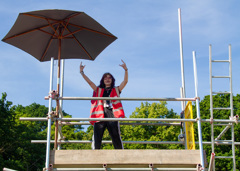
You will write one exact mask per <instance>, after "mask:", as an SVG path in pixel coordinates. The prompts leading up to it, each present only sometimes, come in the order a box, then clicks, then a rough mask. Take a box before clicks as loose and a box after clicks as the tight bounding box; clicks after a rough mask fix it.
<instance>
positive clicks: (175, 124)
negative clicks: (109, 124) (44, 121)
mask: <svg viewBox="0 0 240 171" xmlns="http://www.w3.org/2000/svg"><path fill="white" fill-rule="evenodd" d="M59 124H60V125H91V124H90V123H89V122H59ZM120 125H164V126H181V123H165V122H157V123H140V122H131V123H124V122H120Z"/></svg>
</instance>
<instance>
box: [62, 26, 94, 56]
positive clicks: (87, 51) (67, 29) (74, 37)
mask: <svg viewBox="0 0 240 171" xmlns="http://www.w3.org/2000/svg"><path fill="white" fill-rule="evenodd" d="M66 29H67V31H68V32H69V33H72V32H71V31H70V30H69V29H68V28H67V27H66ZM72 36H73V38H74V39H75V40H76V42H77V43H78V44H79V45H80V46H81V48H82V49H83V50H84V52H85V53H86V54H87V55H88V56H89V58H90V59H91V60H93V58H92V57H91V55H90V54H89V53H88V51H87V50H86V49H85V48H84V47H83V45H82V44H81V43H80V42H79V41H78V40H77V38H76V37H75V36H74V35H73V34H72Z"/></svg>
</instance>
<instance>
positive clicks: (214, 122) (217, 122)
mask: <svg viewBox="0 0 240 171" xmlns="http://www.w3.org/2000/svg"><path fill="white" fill-rule="evenodd" d="M211 54H212V52H211V45H210V46H209V57H210V59H209V61H210V103H211V104H210V106H211V108H210V111H211V118H210V119H202V118H201V116H200V107H199V97H198V82H197V65H196V54H195V52H193V69H194V83H195V97H194V98H127V97H118V98H110V97H63V93H62V92H63V91H62V88H63V71H64V70H63V68H64V67H63V66H62V71H61V73H62V78H61V80H62V81H61V85H60V87H61V90H60V96H58V93H57V92H56V91H54V90H53V88H52V87H53V86H52V83H53V67H54V65H53V64H54V60H53V58H52V60H51V72H50V95H49V96H47V97H45V99H46V100H49V111H48V117H47V118H20V120H22V121H24V120H28V121H47V122H48V131H47V140H32V141H31V142H32V143H46V163H45V169H46V170H50V169H52V163H50V155H53V153H54V152H55V150H57V149H58V150H60V146H61V144H62V143H91V142H92V141H91V140H64V138H63V135H62V132H61V126H62V125H77V124H80V125H88V124H89V123H87V122H70V121H120V124H122V125H129V124H131V125H159V126H162V125H174V126H180V125H181V124H180V123H185V122H193V123H197V125H198V140H199V141H198V142H196V144H198V145H199V153H198V154H199V155H200V157H199V158H200V163H199V164H198V165H197V167H195V168H187V167H186V168H182V167H180V166H179V168H163V167H159V168H158V167H157V166H155V167H154V166H152V167H149V168H134V169H133V168H130V167H129V168H126V167H127V166H125V167H123V168H114V167H113V168H109V167H105V168H94V169H93V168H82V169H81V168H77V169H76V168H68V170H91V169H92V170H104V169H105V170H107V169H110V170H152V169H154V170H164V169H168V170H171V169H172V170H174V169H175V170H176V169H177V170H206V167H207V164H206V161H205V157H206V156H205V155H204V150H203V145H211V146H212V154H211V156H210V163H209V170H215V159H216V158H231V159H232V160H233V170H236V163H235V146H236V145H240V142H235V141H234V124H236V123H237V122H238V116H233V103H232V88H231V84H232V83H231V82H232V74H231V46H230V45H229V60H228V61H218V60H212V55H211ZM212 62H229V67H230V69H229V74H230V75H229V76H212ZM62 65H64V60H62ZM212 78H229V79H230V92H223V93H225V94H226V93H228V94H230V107H229V108H221V109H220V108H213V94H214V92H213V91H212ZM215 93H216V92H215ZM220 93H222V92H220ZM116 99H118V100H126V101H178V102H179V101H181V102H186V101H194V102H195V103H196V111H197V117H196V118H194V119H173V118H121V119H119V118H63V115H62V101H63V100H116ZM53 100H58V101H59V103H57V104H59V117H57V116H58V115H57V114H56V112H54V111H52V101H53ZM213 110H230V111H231V116H230V117H229V119H220V118H214V117H213ZM52 121H54V122H55V124H57V125H58V130H57V133H58V136H55V140H51V138H50V135H51V123H52ZM127 121H132V122H133V123H124V122H127ZM134 121H135V122H134ZM144 121H148V122H150V123H141V122H144ZM173 122H174V123H173ZM201 122H207V123H210V124H211V130H212V131H211V137H212V138H211V141H210V142H206V141H203V140H202V132H201V131H202V129H201ZM214 126H225V129H223V131H222V132H221V133H220V134H219V135H218V136H217V138H215V139H214ZM230 128H231V131H232V139H231V140H220V138H221V137H222V136H223V134H224V133H225V132H226V131H227V130H228V129H230ZM55 135H56V132H55ZM102 142H103V143H111V141H102ZM51 143H54V144H55V145H54V149H55V150H53V151H51V150H50V144H51ZM123 143H124V144H133V143H134V144H182V145H185V142H184V141H123ZM216 144H217V145H231V146H232V156H215V153H214V146H215V145H216ZM60 151H63V150H60ZM103 151H105V150H103ZM123 151H125V150H123ZM187 151H188V150H187ZM65 169H66V168H65ZM54 170H64V168H54Z"/></svg>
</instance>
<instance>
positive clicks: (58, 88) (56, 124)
mask: <svg viewBox="0 0 240 171" xmlns="http://www.w3.org/2000/svg"><path fill="white" fill-rule="evenodd" d="M59 32H60V35H61V29H60V30H59ZM60 59H61V38H59V39H58V76H57V92H58V95H59V91H60V65H61V60H60ZM56 117H57V118H58V117H59V100H58V99H57V100H56ZM57 140H58V120H56V121H55V143H54V149H55V150H56V149H57Z"/></svg>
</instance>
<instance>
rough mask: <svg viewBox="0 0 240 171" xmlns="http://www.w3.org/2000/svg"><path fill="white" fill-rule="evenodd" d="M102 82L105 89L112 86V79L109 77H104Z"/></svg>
mask: <svg viewBox="0 0 240 171" xmlns="http://www.w3.org/2000/svg"><path fill="white" fill-rule="evenodd" d="M103 82H104V84H105V87H111V84H112V77H111V75H108V74H107V75H106V76H105V77H104V79H103Z"/></svg>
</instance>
